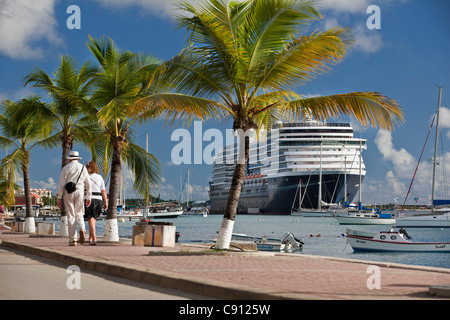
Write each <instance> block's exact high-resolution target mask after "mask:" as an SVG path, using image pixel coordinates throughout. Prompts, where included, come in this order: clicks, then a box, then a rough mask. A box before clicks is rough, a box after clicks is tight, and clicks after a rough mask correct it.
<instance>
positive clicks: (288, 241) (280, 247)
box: [211, 232, 305, 252]
mask: <svg viewBox="0 0 450 320" xmlns="http://www.w3.org/2000/svg"><path fill="white" fill-rule="evenodd" d="M211 240H212V241H213V242H215V241H217V239H216V238H213V239H211ZM231 240H232V241H233V240H235V241H243V242H254V243H256V248H257V250H258V251H285V252H290V251H299V250H301V249H302V247H303V244H304V243H305V242H304V241H303V240H302V239H298V238H296V237H295V236H294V235H293V234H292V233H290V232H286V233H285V234H284V235H283V237H282V238H281V239H279V238H268V237H267V236H264V237H254V236H250V235H246V234H242V233H233V234H232V235H231Z"/></svg>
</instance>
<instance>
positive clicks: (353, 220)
mask: <svg viewBox="0 0 450 320" xmlns="http://www.w3.org/2000/svg"><path fill="white" fill-rule="evenodd" d="M334 218H335V219H336V220H337V222H338V223H339V224H340V225H391V226H394V225H395V219H394V218H390V219H389V218H379V217H355V216H347V217H346V216H335V217H334Z"/></svg>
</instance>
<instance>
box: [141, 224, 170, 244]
mask: <svg viewBox="0 0 450 320" xmlns="http://www.w3.org/2000/svg"><path fill="white" fill-rule="evenodd" d="M175 231H176V227H175V226H168V225H148V226H145V231H144V246H151V247H174V246H175Z"/></svg>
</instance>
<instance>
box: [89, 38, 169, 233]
mask: <svg viewBox="0 0 450 320" xmlns="http://www.w3.org/2000/svg"><path fill="white" fill-rule="evenodd" d="M87 46H88V48H89V49H90V51H91V52H92V53H93V55H94V57H95V58H96V59H97V61H98V63H99V64H100V70H99V72H98V73H97V74H96V76H95V91H94V92H93V95H92V97H91V102H92V104H93V105H94V106H95V107H96V108H97V110H98V113H97V116H98V120H99V122H100V126H101V128H102V132H101V134H100V135H99V136H98V138H97V141H96V145H97V149H98V150H100V149H99V147H98V146H99V145H100V146H101V148H102V149H103V152H101V153H100V154H101V155H102V157H103V163H104V172H107V171H108V167H109V164H110V167H111V175H110V181H109V200H108V210H107V217H106V219H107V220H106V225H105V239H106V240H108V241H118V240H119V238H118V236H119V235H118V228H117V195H118V192H119V183H120V181H119V179H120V176H121V170H122V161H125V162H126V163H127V164H128V166H129V167H130V168H131V169H132V171H133V172H134V175H135V182H134V189H135V190H137V191H138V192H140V193H143V194H146V195H148V185H151V186H157V184H158V183H159V179H160V167H159V162H158V160H157V159H156V158H155V157H154V156H153V155H151V154H149V153H147V152H146V151H145V150H144V149H143V148H141V147H139V146H137V145H136V144H134V143H133V142H132V135H131V134H130V130H131V129H132V126H133V124H135V123H136V121H141V120H143V117H144V115H143V113H145V112H146V111H145V110H144V109H142V110H138V109H136V106H135V104H136V102H137V101H138V100H139V99H141V98H142V97H143V96H144V91H145V90H144V89H145V88H146V85H147V84H148V81H147V78H148V77H151V75H152V73H153V71H154V70H155V69H156V68H157V67H158V65H159V64H160V62H159V61H158V60H157V59H155V58H153V57H150V56H140V55H137V54H134V53H131V52H128V51H125V52H120V51H119V50H118V49H117V48H116V47H115V45H114V43H113V42H112V40H111V39H107V40H106V39H105V38H103V39H100V40H94V39H92V38H90V41H89V42H88V43H87ZM130 139H131V140H130ZM147 181H148V185H147Z"/></svg>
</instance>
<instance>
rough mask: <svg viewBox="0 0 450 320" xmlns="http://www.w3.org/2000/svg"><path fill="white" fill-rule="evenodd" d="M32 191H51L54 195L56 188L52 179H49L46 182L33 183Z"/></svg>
mask: <svg viewBox="0 0 450 320" xmlns="http://www.w3.org/2000/svg"><path fill="white" fill-rule="evenodd" d="M33 189H47V190H51V191H52V192H53V193H56V192H57V191H58V186H57V183H56V182H55V180H54V179H53V178H52V177H49V178H48V179H47V181H43V180H40V181H34V182H33Z"/></svg>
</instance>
